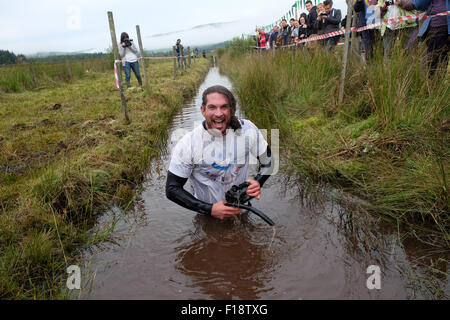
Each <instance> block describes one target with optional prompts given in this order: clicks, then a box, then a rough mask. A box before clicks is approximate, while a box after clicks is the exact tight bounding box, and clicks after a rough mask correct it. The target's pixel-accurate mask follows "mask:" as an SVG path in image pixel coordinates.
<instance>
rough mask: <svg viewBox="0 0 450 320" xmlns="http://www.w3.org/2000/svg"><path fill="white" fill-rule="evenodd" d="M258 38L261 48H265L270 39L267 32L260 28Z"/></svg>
mask: <svg viewBox="0 0 450 320" xmlns="http://www.w3.org/2000/svg"><path fill="white" fill-rule="evenodd" d="M258 38H259V47H260V48H265V47H266V43H267V41H268V40H269V39H268V37H267V34H266V33H265V32H264V30H263V29H261V28H259V29H258Z"/></svg>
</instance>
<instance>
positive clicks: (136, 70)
mask: <svg viewBox="0 0 450 320" xmlns="http://www.w3.org/2000/svg"><path fill="white" fill-rule="evenodd" d="M123 68H124V69H125V81H126V82H127V87H130V78H131V69H132V70H133V72H134V75H135V76H136V78H137V80H138V81H139V85H140V86H142V78H141V73H140V72H139V61H135V62H125V66H124V67H123Z"/></svg>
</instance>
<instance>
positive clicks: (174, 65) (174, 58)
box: [173, 46, 177, 79]
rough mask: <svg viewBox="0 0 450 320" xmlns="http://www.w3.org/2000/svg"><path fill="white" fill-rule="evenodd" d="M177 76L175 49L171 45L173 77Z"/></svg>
mask: <svg viewBox="0 0 450 320" xmlns="http://www.w3.org/2000/svg"><path fill="white" fill-rule="evenodd" d="M176 77H177V50H176V49H175V46H173V78H174V79H175V78H176Z"/></svg>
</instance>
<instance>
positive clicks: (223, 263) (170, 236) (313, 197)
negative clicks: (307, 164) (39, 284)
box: [77, 67, 450, 300]
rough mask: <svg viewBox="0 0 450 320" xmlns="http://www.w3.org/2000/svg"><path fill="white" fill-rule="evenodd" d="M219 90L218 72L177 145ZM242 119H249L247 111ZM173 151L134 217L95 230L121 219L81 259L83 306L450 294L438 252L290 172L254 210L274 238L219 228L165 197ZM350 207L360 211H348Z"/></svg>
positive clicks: (251, 218) (250, 221)
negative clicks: (374, 282)
mask: <svg viewBox="0 0 450 320" xmlns="http://www.w3.org/2000/svg"><path fill="white" fill-rule="evenodd" d="M216 84H221V85H224V86H226V87H228V88H230V89H231V88H232V84H231V82H230V81H229V79H228V78H227V77H225V76H223V75H221V74H220V73H219V70H218V68H215V67H214V68H212V69H211V70H210V71H209V73H208V75H207V77H206V79H205V81H204V83H203V84H202V86H201V87H200V88H199V90H198V94H197V96H196V97H195V99H194V100H193V101H192V103H191V104H188V105H186V106H185V107H184V108H183V110H182V111H181V112H180V113H179V115H178V116H176V117H175V119H174V120H173V123H172V126H171V129H170V132H169V137H171V136H172V133H174V132H175V130H177V129H180V128H182V129H188V130H190V129H192V128H193V127H194V125H196V124H198V123H199V121H201V120H202V119H203V117H202V115H201V113H200V110H199V106H200V104H201V93H202V92H203V90H205V89H206V88H207V87H209V86H211V85H216ZM238 116H239V117H242V116H243V115H242V113H241V111H240V109H238ZM173 140H175V139H173ZM174 145H175V141H172V139H170V138H169V142H168V143H167V153H166V154H164V155H163V156H162V157H161V158H160V159H157V160H155V161H153V163H152V170H151V172H150V173H149V176H148V179H147V181H146V183H145V184H144V190H143V192H142V193H141V194H140V195H139V198H138V199H137V201H136V202H135V204H134V205H133V207H132V208H131V209H129V210H128V212H127V213H126V214H121V213H120V212H119V211H118V210H113V209H112V210H110V211H109V212H108V213H107V214H105V215H104V216H103V217H102V218H101V219H100V221H99V222H98V225H97V227H101V226H108V224H110V223H111V221H113V220H114V218H117V217H120V218H119V219H118V222H117V225H116V228H115V231H114V232H113V233H112V234H111V235H110V236H109V238H108V240H107V241H105V242H103V243H101V244H99V245H95V246H93V247H91V248H89V249H88V250H85V251H84V252H83V255H82V266H81V269H82V275H83V288H82V290H81V292H79V293H77V295H78V298H84V299H86V298H88V299H156V300H159V299H294V300H297V299H408V298H430V297H433V295H435V294H436V292H441V293H442V292H444V293H445V294H448V292H449V287H450V286H449V281H448V277H447V276H446V275H445V273H447V272H448V271H447V270H448V263H447V261H448V260H440V257H442V255H440V253H439V252H438V253H436V250H434V251H433V250H431V249H430V248H429V247H427V246H423V245H421V244H420V243H418V242H415V241H400V240H399V237H398V234H397V229H396V228H389V227H387V228H386V227H383V226H382V225H380V224H379V223H375V222H376V221H375V219H374V218H372V217H369V216H368V215H364V214H363V213H360V212H359V210H358V209H357V207H358V206H357V205H354V203H357V202H355V201H350V200H351V197H346V196H345V195H342V194H341V193H339V192H338V191H337V190H335V189H332V188H330V187H328V186H316V187H314V188H308V187H306V186H305V185H304V184H303V182H302V181H301V180H299V179H298V178H296V177H292V176H290V175H288V174H287V173H286V172H285V171H284V170H283V169H281V170H280V171H279V173H278V174H277V175H276V176H273V177H271V178H270V179H269V180H268V182H267V183H266V185H265V186H264V188H263V190H262V199H261V200H260V201H254V202H253V205H254V206H256V207H257V208H259V209H261V210H262V211H263V212H264V213H266V214H267V215H268V216H269V217H271V218H272V219H273V220H274V221H275V222H276V230H275V232H274V230H273V229H272V227H270V226H268V225H267V224H266V223H265V222H264V221H262V220H261V219H260V218H258V217H257V216H255V215H251V214H249V215H242V217H240V218H239V219H235V220H228V221H219V220H216V219H213V218H209V217H204V216H200V215H196V214H195V213H194V212H191V211H188V210H185V209H184V208H182V207H180V206H178V205H176V204H175V203H173V202H171V201H169V200H167V199H166V197H165V181H166V173H167V168H168V162H169V160H170V150H171V148H173V146H174ZM281 160H282V159H281ZM325 195H327V196H325ZM329 195H334V198H335V199H340V201H334V200H330V199H331V198H333V197H330V196H329ZM344 198H346V199H347V202H349V203H353V205H345V202H346V201H342V199H344ZM374 221H375V222H374ZM436 261H437V262H439V261H440V262H441V263H440V264H439V263H437V262H436ZM442 261H444V262H442ZM419 262H420V263H419ZM370 265H376V266H379V268H380V271H381V275H380V285H381V289H376V288H375V289H371V290H369V289H368V287H367V280H368V278H369V277H370V276H371V275H372V274H373V273H367V268H368V267H369V266H370ZM430 270H437V271H438V272H437V271H436V272H433V271H430ZM443 274H444V275H443Z"/></svg>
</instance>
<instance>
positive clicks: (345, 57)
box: [338, 0, 353, 104]
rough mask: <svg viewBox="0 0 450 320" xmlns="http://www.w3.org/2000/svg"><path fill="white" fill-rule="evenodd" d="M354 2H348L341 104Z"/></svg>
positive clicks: (341, 80) (340, 85)
mask: <svg viewBox="0 0 450 320" xmlns="http://www.w3.org/2000/svg"><path fill="white" fill-rule="evenodd" d="M352 3H353V2H352V0H348V1H347V22H346V24H345V41H344V54H343V56H342V70H341V79H340V82H339V100H338V101H339V104H341V103H342V101H343V99H344V88H345V73H346V71H347V59H348V44H349V40H350V28H351V27H352V19H351V15H352V10H353V6H352Z"/></svg>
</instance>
